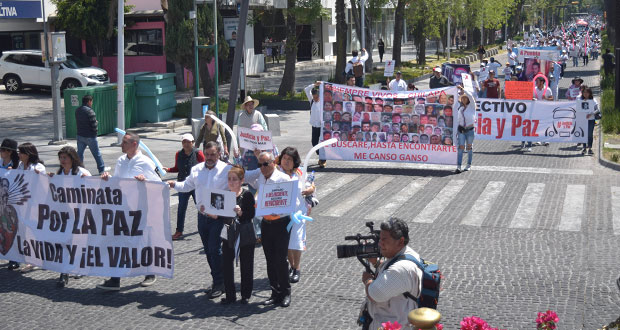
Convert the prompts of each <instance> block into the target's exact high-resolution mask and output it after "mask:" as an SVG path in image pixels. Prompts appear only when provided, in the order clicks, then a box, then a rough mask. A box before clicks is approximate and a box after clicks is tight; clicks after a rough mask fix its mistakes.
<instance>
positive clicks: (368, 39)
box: [350, 0, 388, 72]
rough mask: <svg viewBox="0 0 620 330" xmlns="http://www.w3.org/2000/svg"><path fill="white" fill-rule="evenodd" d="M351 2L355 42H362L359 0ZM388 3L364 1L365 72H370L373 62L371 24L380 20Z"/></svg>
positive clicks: (377, 0) (376, 0)
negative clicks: (366, 56)
mask: <svg viewBox="0 0 620 330" xmlns="http://www.w3.org/2000/svg"><path fill="white" fill-rule="evenodd" d="M350 2H351V14H352V15H351V16H352V17H353V22H354V24H355V34H356V35H357V40H359V41H360V43H361V40H362V23H361V16H362V7H361V6H362V3H361V1H360V0H350ZM387 3H388V0H365V1H364V4H365V6H364V18H365V19H364V30H365V38H364V39H365V40H364V41H365V45H364V46H365V48H366V51H367V52H368V60H367V61H366V62H365V66H366V71H367V72H370V71H372V67H373V60H372V50H373V48H374V42H375V40H374V38H373V29H372V27H373V22H375V21H377V20H379V19H380V18H381V14H382V10H383V7H384V6H385V5H386V4H387Z"/></svg>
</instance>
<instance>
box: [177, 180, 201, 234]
mask: <svg viewBox="0 0 620 330" xmlns="http://www.w3.org/2000/svg"><path fill="white" fill-rule="evenodd" d="M190 196H192V198H193V199H194V204H196V191H195V190H192V191H190V192H179V206H178V208H177V231H178V232H180V233H182V232H183V229H184V228H185V212H186V211H187V204H188V203H189V197H190Z"/></svg>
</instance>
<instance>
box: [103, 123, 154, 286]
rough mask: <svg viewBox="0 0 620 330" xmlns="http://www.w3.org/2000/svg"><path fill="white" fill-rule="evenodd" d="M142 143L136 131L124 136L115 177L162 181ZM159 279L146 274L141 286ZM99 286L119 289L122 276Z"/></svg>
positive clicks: (104, 174)
mask: <svg viewBox="0 0 620 330" xmlns="http://www.w3.org/2000/svg"><path fill="white" fill-rule="evenodd" d="M139 145H140V137H139V136H138V135H137V134H134V133H127V134H125V136H123V141H122V142H121V150H122V151H123V153H124V155H122V156H120V157H119V158H118V160H117V161H116V167H115V168H114V177H115V178H126V179H131V178H135V179H136V180H138V181H158V182H161V178H160V177H159V174H157V172H155V163H153V161H152V160H151V159H150V158H149V157H147V156H145V155H143V154H142V152H141V151H140V150H139V149H138V146H139ZM111 177H112V176H111V175H110V173H108V172H103V173H102V174H101V178H102V179H103V180H106V181H107V180H108V179H110V178H111ZM156 280H157V279H156V278H155V275H146V276H145V277H144V281H142V283H140V285H141V286H144V287H148V286H151V285H153V284H154V283H155V281H156ZM97 288H99V289H102V290H108V291H119V290H120V289H121V279H120V277H112V278H110V279H109V280H107V281H105V282H103V284H101V285H97Z"/></svg>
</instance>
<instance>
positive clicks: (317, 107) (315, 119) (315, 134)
mask: <svg viewBox="0 0 620 330" xmlns="http://www.w3.org/2000/svg"><path fill="white" fill-rule="evenodd" d="M353 79H355V78H353ZM320 85H321V83H320V82H319V81H317V82H315V83H314V84H310V85H308V86H306V88H305V89H304V91H305V92H306V97H308V101H309V102H310V126H312V146H313V147H314V146H315V145H317V144H319V140H320V139H321V126H322V125H321V123H322V122H323V121H322V120H321V102H320V97H319V90H318V88H319V86H320ZM316 154H317V156H319V167H321V168H324V167H325V164H326V163H327V161H325V159H321V158H320V154H319V151H318V150H317V151H316Z"/></svg>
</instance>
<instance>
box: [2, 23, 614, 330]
mask: <svg viewBox="0 0 620 330" xmlns="http://www.w3.org/2000/svg"><path fill="white" fill-rule="evenodd" d="M598 32H599V31H598V29H597V28H585V29H578V28H577V27H576V26H568V27H566V28H565V27H561V28H560V27H558V28H557V29H554V30H550V31H546V32H542V31H539V32H537V33H534V34H533V35H532V36H531V38H530V39H528V40H527V41H523V42H521V43H519V45H518V46H522V47H533V46H540V47H557V48H558V49H561V56H560V59H559V61H557V62H553V63H551V69H550V70H543V69H542V68H541V65H540V63H539V62H537V61H530V62H528V63H519V62H518V59H517V55H516V54H515V52H513V50H512V47H511V46H509V47H508V48H509V51H508V52H509V53H508V58H509V60H508V62H506V63H505V65H502V64H501V63H498V62H497V61H495V59H494V58H490V61H489V62H486V61H483V63H482V64H481V66H480V70H479V71H477V72H476V73H470V77H471V81H472V83H473V93H472V92H470V91H468V90H467V89H466V88H464V87H463V86H462V85H458V88H459V94H460V95H459V97H458V104H456V105H455V104H454V101H455V100H454V99H452V100H448V99H445V100H444V102H443V103H441V102H440V101H437V102H438V103H441V104H443V107H442V108H441V110H439V111H442V112H441V116H444V117H443V118H444V119H443V120H444V121H445V120H446V118H448V117H450V121H452V118H454V119H453V120H454V121H456V122H457V125H455V126H458V134H457V141H456V143H455V145H456V146H457V151H458V155H457V169H456V172H457V173H460V172H462V171H467V170H469V169H470V167H471V164H472V157H473V142H474V138H475V133H474V128H475V125H476V100H477V99H478V98H501V97H503V91H502V88H501V86H502V84H501V82H500V81H499V79H498V78H497V77H498V76H499V74H500V73H501V74H503V76H504V81H532V80H534V81H535V86H536V87H535V89H534V91H533V95H532V99H534V100H537V101H552V100H557V99H558V95H557V94H558V93H557V81H558V79H559V78H558V77H561V76H563V74H564V71H565V67H566V61H567V60H568V59H569V56H570V57H572V58H573V66H578V65H579V63H578V59H579V58H580V57H581V58H582V60H583V65H588V58H593V59H596V58H597V57H598V54H599V53H600V51H599V50H600V49H599V48H600V38H599V34H598ZM515 46H516V45H515ZM606 53H607V54H608V53H609V51H608V50H607V51H606ZM381 55H382V54H381ZM367 58H368V54H367V53H366V50H365V49H362V50H361V51H360V53H359V54H358V53H357V51H354V52H353V59H351V60H350V61H348V62H347V65H346V68H345V73H346V74H347V84H348V85H350V86H354V85H355V86H363V70H364V69H363V67H364V66H363V64H364V62H365V61H366V59H367ZM612 60H613V59H612ZM524 65H527V69H526V70H524V69H523V66H524ZM545 72H547V74H546V75H545ZM548 81H555V83H554V84H553V86H552V87H547V86H546V84H547V82H548ZM583 82H584V81H583V79H581V78H579V77H575V78H573V79H572V85H571V86H570V88H568V90H567V92H566V94H565V97H566V99H568V100H575V99H584V100H592V99H593V95H592V89H591V88H590V87H588V86H585V85H584V84H583ZM319 84H320V83H318V82H317V83H315V84H311V85H309V86H307V87H306V88H305V92H306V94H307V97H308V100H309V102H310V104H311V111H310V125H311V126H312V141H311V142H312V145H313V146H316V145H317V144H318V143H319V142H320V141H321V137H322V136H321V131H322V130H325V126H324V122H325V120H324V117H323V116H322V115H323V112H322V111H326V109H324V108H323V106H324V105H322V104H321V103H320V95H319V89H318V86H319ZM451 84H452V83H451V82H450V80H449V79H448V78H447V77H445V76H444V75H442V70H441V68H434V69H433V76H432V77H431V79H430V88H441V87H447V86H449V85H451ZM387 85H388V88H389V89H390V90H394V91H405V90H415V89H416V87H415V85H413V84H412V83H411V84H407V82H406V81H405V80H404V79H403V77H402V73H401V72H400V71H398V72H396V76H395V79H394V80H392V81H390V82H389V83H388V84H387ZM329 93H330V94H329V95H332V94H331V92H329ZM330 97H331V96H330ZM324 101H326V100H324ZM331 101H332V100H331V99H330V100H329V102H328V103H329V106H330V107H331V106H337V105H339V106H340V107H342V106H343V105H342V103H343V102H345V103H346V102H347V101H346V100H341V101H340V103H338V102H339V101H336V100H334V102H333V103H332V102H331ZM349 101H350V103H355V106H356V107H357V106H358V105H360V109H359V110H360V111H357V110H355V112H353V111H350V113H351V114H352V115H351V116H354V115H355V113H360V115H359V118H358V119H359V120H360V122H361V125H360V128H359V129H360V131H361V132H362V133H364V132H377V133H385V132H379V131H378V130H379V127H376V129H377V131H374V130H373V128H372V127H371V126H372V125H371V124H370V123H371V122H370V121H369V120H368V121H365V120H364V119H363V118H364V117H363V115H362V114H363V113H365V112H364V111H363V110H366V109H367V108H366V107H367V106H368V109H375V106H376V104H373V102H375V103H376V101H377V99H372V98H371V99H370V100H369V101H370V102H364V100H359V102H356V101H357V100H349ZM383 102H384V100H383V99H382V100H381V112H392V109H391V108H392V107H396V106H398V105H397V104H387V103H385V104H384V103H383ZM92 103H93V98H92V96H88V95H87V96H85V97H84V98H83V99H82V107H80V108H78V109H77V110H76V122H77V129H78V130H77V146H78V148H77V150H76V149H75V148H73V147H71V146H65V147H63V148H61V149H60V150H59V151H58V160H59V163H60V168H59V169H58V170H57V171H55V172H47V171H46V167H45V165H44V163H43V161H42V160H41V159H40V158H39V155H38V151H37V148H36V147H35V146H34V145H33V144H31V143H29V142H25V143H22V144H18V143H17V142H16V141H14V140H12V139H4V140H3V141H2V144H1V145H0V158H1V159H0V160H1V161H0V168H3V169H19V170H26V171H34V172H36V173H39V174H42V175H43V174H44V175H49V176H53V175H75V176H79V177H85V176H91V173H90V172H89V171H88V170H86V169H85V168H84V165H83V159H84V158H83V154H84V151H85V149H86V147H88V148H90V150H91V152H92V153H93V156H94V158H95V161H96V163H97V169H98V170H99V176H100V177H101V179H102V180H109V179H110V178H131V179H135V180H138V181H145V180H147V181H160V182H161V181H162V179H161V177H160V175H159V173H158V171H157V170H156V166H155V164H154V162H153V161H152V160H151V158H150V157H148V156H146V155H144V154H142V152H141V151H140V149H139V144H140V137H139V136H138V135H136V134H133V133H127V134H125V135H124V137H123V139H122V143H121V150H122V153H123V155H122V156H120V157H119V158H118V160H117V162H116V166H115V167H114V172H113V173H110V171H109V170H110V168H108V167H105V165H104V162H103V159H102V157H101V152H100V151H99V147H98V144H97V125H98V123H97V120H96V116H95V113H94V111H93V110H92V108H91V107H92ZM367 103H368V104H367ZM258 104H259V101H258V100H253V99H252V98H251V97H249V96H248V97H246V99H245V102H244V103H243V104H242V105H241V107H242V111H241V113H240V114H239V117H238V119H237V125H238V126H239V127H244V128H248V129H251V130H254V131H265V130H267V124H266V122H265V119H264V117H263V115H262V113H261V112H260V111H258V110H257V109H256V107H257V106H258ZM325 104H327V103H325ZM422 104H423V103H422ZM347 105H350V104H349V103H347ZM399 105H400V104H399ZM416 105H417V104H415V103H414V104H412V105H411V106H412V107H415V106H416ZM446 106H449V107H450V109H449V113H445V111H446V108H445V107H446ZM387 107H390V110H389V111H387V110H386V109H387ZM405 107H406V106H405V105H403V106H402V108H405ZM453 107H454V108H457V109H455V111H454V112H453V110H452V108H453ZM422 109H425V108H422ZM330 110H331V109H330ZM595 110H596V111H595V112H594V113H593V114H591V115H588V120H589V122H588V131H589V133H588V136H589V139H588V142H587V143H586V144H584V145H583V151H582V152H583V154H586V153H589V154H592V135H593V134H592V133H593V129H594V124H595V119H598V118H600V112H599V111H598V106H596V109H595ZM430 111H431V112H430V113H429V114H428V116H429V117H428V118H430V117H432V118H434V119H435V120H437V121H439V119H438V118H439V115H435V112H433V111H435V110H434V109H433V108H431V109H430ZM373 112H374V111H373ZM336 113H338V114H340V112H337V111H335V112H334V115H335V114H336ZM394 113H396V111H394ZM403 113H404V112H403ZM213 115H215V114H214V113H213V112H211V111H209V112H207V113H206V114H205V121H204V124H203V126H202V127H201V129H200V131H199V135H198V138H197V139H195V138H194V137H193V136H192V135H191V134H184V135H183V136H182V137H181V148H180V149H179V150H178V151H176V153H175V154H174V166H173V167H167V168H164V169H165V170H166V171H167V172H171V173H177V179H176V180H170V181H167V182H166V183H167V185H168V186H169V187H170V188H171V189H174V190H176V191H177V192H178V197H179V204H178V209H177V219H176V230H175V232H174V234H173V235H172V240H180V239H183V237H184V231H185V226H184V224H185V216H186V212H187V207H188V204H189V200H190V197H192V199H193V201H194V203H195V204H196V202H197V201H199V200H205V199H206V196H205V194H206V192H207V189H220V190H228V191H231V192H234V193H235V195H236V203H235V206H234V213H235V214H236V216H235V217H223V216H218V215H214V214H209V213H207V212H205V209H204V207H200V208H199V209H198V215H197V216H198V220H197V227H198V228H197V229H198V233H199V235H200V239H201V241H202V245H203V248H204V251H205V252H206V258H207V262H208V264H209V268H210V272H211V283H212V284H211V287H210V288H209V289H207V290H206V291H205V293H206V294H207V296H208V297H209V298H216V297H220V296H222V295H224V297H223V298H222V299H221V303H222V304H231V303H234V302H236V301H237V294H236V289H235V283H234V268H235V267H234V265H235V261H236V260H238V263H239V269H240V274H241V285H240V289H241V292H240V300H239V303H241V304H248V302H249V300H250V299H251V295H252V291H253V279H254V272H253V269H254V253H255V247H256V246H257V245H259V244H260V245H262V249H263V253H264V255H265V260H266V263H267V276H268V279H269V285H270V288H271V295H270V297H269V299H267V300H265V301H263V302H262V303H263V304H264V305H280V306H282V307H288V306H289V305H290V304H291V283H297V282H299V281H300V278H301V256H302V253H303V251H305V250H306V228H305V226H306V222H305V220H304V219H300V220H293V219H292V218H291V215H290V214H272V215H268V216H263V217H256V216H255V211H256V210H255V207H256V206H255V204H256V199H255V198H256V197H255V196H256V192H257V190H258V189H259V188H260V187H261V186H263V185H267V184H274V183H280V182H286V181H293V180H303V179H304V178H306V177H307V179H306V182H304V183H303V184H302V185H300V187H302V188H299V189H300V194H299V195H300V197H299V198H298V200H297V208H298V209H299V210H303V211H304V213H305V214H307V215H310V214H311V209H312V207H314V206H316V205H317V203H318V200H317V199H316V198H315V197H314V193H315V191H316V186H315V184H314V182H313V177H312V176H304V173H302V171H301V170H300V166H301V157H300V155H299V152H298V150H297V149H296V148H295V147H292V146H286V147H285V148H283V149H282V150H279V149H278V148H277V147H275V146H274V148H273V149H272V150H233V155H232V157H231V155H230V154H229V151H228V150H227V148H226V146H227V145H228V144H229V143H228V141H227V138H226V133H225V129H224V127H222V125H221V124H219V123H218V122H216V121H215V120H214V119H213V117H212V116H213ZM343 116H344V115H343ZM425 116H426V115H425ZM391 118H394V117H391ZM398 118H399V121H400V118H401V116H400V115H399V116H398ZM408 118H409V117H408ZM330 121H331V117H330ZM342 121H344V120H342ZM349 121H350V120H349ZM335 122H338V123H339V124H338V125H340V122H341V120H336V119H335V118H334V121H331V124H330V125H331V128H330V130H333V125H334V123H335ZM364 124H367V125H364ZM406 124H407V125H405V126H404V127H403V126H399V127H396V128H393V129H397V130H399V133H400V134H401V136H402V134H403V132H404V133H405V135H406V136H409V135H408V133H411V132H408V130H410V127H411V125H413V124H414V123H411V124H409V123H406ZM443 124H444V126H441V125H439V124H438V125H437V126H438V128H440V130H439V134H437V135H436V136H442V135H443V134H445V133H444V131H443V129H447V130H448V131H445V132H450V135H451V127H452V126H451V125H446V123H445V122H443ZM415 125H417V123H415ZM364 127H365V128H366V130H365V129H364ZM416 127H417V126H416ZM388 129H392V128H389V127H388ZM405 129H406V130H405ZM422 130H424V128H422ZM389 132H392V131H389ZM392 133H394V132H392ZM422 133H424V132H422ZM398 135H399V134H396V136H398ZM357 136H358V135H357V134H355V135H354V136H353V138H357ZM433 136H435V135H433ZM371 138H372V137H371ZM393 138H395V137H391V138H390V139H393ZM442 141H443V140H442ZM401 142H405V141H402V140H401ZM429 143H432V142H430V141H429ZM442 143H443V144H444V145H452V140H451V138H450V140H449V141H444V142H442ZM437 144H439V143H437ZM201 145H202V149H199V148H200V146H201ZM531 146H532V144H531V142H530V143H528V144H527V146H526V144H525V142H522V148H523V149H524V150H531ZM465 152H467V155H468V159H467V163H466V165H465V167H464V168H463V169H462V165H463V156H464V153H465ZM317 154H319V152H318V151H317ZM319 157H320V158H319V162H318V165H319V166H320V167H325V166H326V160H325V159H324V158H323V156H321V155H319ZM171 158H172V157H171ZM233 163H234V164H233ZM291 222H293V223H292V226H289V224H290V223H291ZM13 225H15V224H13ZM408 241H409V236H408V227H407V224H406V223H405V222H403V221H401V220H398V219H393V220H391V221H389V222H386V223H384V224H382V225H381V241H380V243H379V246H380V248H381V252H382V254H383V255H384V256H385V257H387V258H395V257H396V256H399V255H402V254H405V253H406V254H411V255H414V256H415V257H417V258H419V256H418V255H417V253H416V252H415V251H413V250H412V249H411V248H410V247H408V246H407V243H408ZM389 267H390V266H389V265H387V266H386V264H383V265H381V266H379V267H378V274H379V275H377V276H372V275H371V274H369V273H364V275H363V277H362V282H363V283H364V285H365V288H366V293H367V296H368V299H369V301H371V302H372V304H370V306H369V311H370V312H371V315H372V314H375V315H378V314H381V313H387V314H390V313H397V314H399V315H400V314H402V312H403V311H409V310H410V309H411V308H413V307H415V304H414V303H412V302H411V301H410V300H408V298H407V297H406V296H405V297H401V294H402V292H403V290H402V288H403V287H406V288H408V291H410V292H413V293H414V295H416V294H417V295H419V293H420V291H421V283H420V282H421V281H420V278H421V276H422V274H421V272H420V269H419V268H416V267H415V266H412V265H410V264H408V263H407V262H404V263H397V264H396V266H395V267H394V268H393V269H392V271H391V272H390V273H389V275H386V274H387V268H389ZM18 268H20V265H19V264H18V263H17V262H14V261H11V262H10V263H9V265H8V269H10V270H15V269H18ZM36 268H37V267H35V266H33V265H28V264H27V265H23V266H21V268H20V269H21V271H22V272H28V271H32V270H34V269H36ZM399 274H401V275H402V276H400V277H399ZM399 279H401V280H402V281H401V282H398V280H399ZM156 280H157V279H156V277H155V276H154V275H147V276H145V278H144V280H143V281H142V282H141V285H142V286H144V287H148V286H151V285H153V284H154V283H155V282H156ZM68 282H69V275H68V274H60V277H59V280H58V286H59V287H65V286H66V285H67V284H68ZM98 288H100V289H103V290H109V291H117V290H120V278H118V277H112V278H110V279H108V280H106V281H105V282H104V283H102V284H101V285H98ZM390 293H394V295H390ZM393 299H399V301H398V302H397V304H390V301H392V302H393ZM403 306H404V307H403ZM398 308H400V309H402V311H397V312H395V311H394V309H398ZM399 320H400V319H399ZM373 324H374V323H373ZM375 328H376V327H375Z"/></svg>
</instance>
